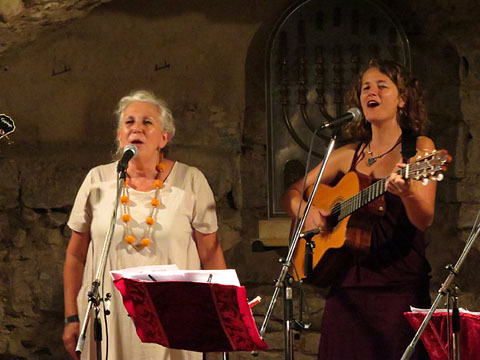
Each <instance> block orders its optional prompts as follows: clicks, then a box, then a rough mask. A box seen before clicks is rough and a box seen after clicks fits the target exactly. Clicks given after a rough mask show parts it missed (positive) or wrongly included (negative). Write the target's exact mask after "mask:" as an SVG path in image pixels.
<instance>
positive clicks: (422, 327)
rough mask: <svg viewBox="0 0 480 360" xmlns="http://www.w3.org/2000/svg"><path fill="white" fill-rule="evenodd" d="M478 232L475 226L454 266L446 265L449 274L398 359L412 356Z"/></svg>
mask: <svg viewBox="0 0 480 360" xmlns="http://www.w3.org/2000/svg"><path fill="white" fill-rule="evenodd" d="M479 233H480V226H478V227H477V230H476V231H475V233H474V234H473V236H472V237H470V239H469V241H468V242H467V244H466V245H465V248H464V249H463V252H462V254H461V255H460V257H459V259H458V261H457V264H456V265H455V267H452V266H451V265H449V266H447V269H449V270H450V274H448V276H447V278H446V280H445V282H444V283H443V284H442V287H441V288H440V289H439V290H438V295H437V297H436V299H435V301H434V302H433V304H432V307H431V308H430V310H429V311H428V313H427V315H426V316H425V319H423V322H422V324H421V325H420V327H419V328H418V330H417V332H416V334H415V336H414V337H413V339H412V342H411V343H410V344H409V345H408V346H407V348H406V349H405V352H404V353H403V356H402V358H401V359H400V360H408V359H410V357H411V356H412V354H413V350H414V349H415V346H416V345H417V342H418V340H420V336H422V333H423V331H424V330H425V328H426V327H427V325H428V322H429V321H430V319H431V318H432V316H433V313H434V312H435V310H436V309H437V308H438V306H439V305H440V301H441V300H442V298H443V297H444V296H445V295H446V294H447V293H448V291H449V289H450V286H451V285H452V283H453V280H454V279H455V277H456V276H457V275H458V271H459V270H460V267H461V266H462V264H463V263H464V261H465V259H466V257H467V254H468V253H469V251H470V249H471V248H472V246H473V243H474V242H475V239H476V238H477V236H478V234H479Z"/></svg>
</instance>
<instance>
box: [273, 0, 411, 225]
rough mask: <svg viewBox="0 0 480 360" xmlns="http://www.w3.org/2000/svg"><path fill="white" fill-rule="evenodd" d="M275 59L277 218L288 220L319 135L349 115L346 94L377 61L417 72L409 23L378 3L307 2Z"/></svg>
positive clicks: (287, 22) (278, 39)
mask: <svg viewBox="0 0 480 360" xmlns="http://www.w3.org/2000/svg"><path fill="white" fill-rule="evenodd" d="M268 46H269V50H268V52H267V53H268V54H269V56H268V57H267V69H266V70H267V82H266V96H267V99H266V100H267V121H268V161H269V184H268V187H269V189H268V190H269V191H268V194H269V195H268V196H269V199H268V202H269V204H268V205H269V216H270V217H272V216H278V215H283V211H282V210H281V209H280V207H279V204H278V200H279V198H280V196H281V194H282V193H283V192H284V191H285V189H286V188H287V187H288V186H290V185H291V184H292V183H293V182H295V181H296V180H298V179H299V178H301V177H302V176H303V175H304V171H305V163H306V158H307V152H308V149H309V145H310V142H311V138H312V135H313V133H314V131H315V129H316V128H317V127H318V126H319V125H321V124H322V123H324V122H325V121H328V120H330V119H332V118H335V117H336V116H339V115H341V114H342V113H343V112H344V111H345V110H346V107H345V104H344V99H345V94H346V92H347V91H348V90H349V88H350V86H351V83H352V80H353V79H354V78H355V76H356V75H357V74H358V72H359V70H360V69H361V68H362V67H363V66H364V65H365V64H367V63H368V61H369V60H370V59H372V58H382V59H393V60H396V61H398V62H400V63H402V64H404V65H405V66H407V67H410V49H409V45H408V40H407V38H406V36H405V33H404V31H403V29H402V27H401V25H400V24H399V23H398V22H397V21H396V19H395V18H394V17H393V16H392V15H391V14H390V13H389V11H388V10H387V9H386V8H385V7H383V5H380V4H379V3H377V2H375V1H368V0H336V1H318V0H316V1H315V0H310V1H302V2H300V3H297V4H296V5H294V6H293V7H292V8H290V9H288V10H287V11H286V12H285V13H284V15H283V16H282V17H281V18H280V19H279V21H278V22H277V25H276V27H275V28H274V30H273V32H272V35H271V37H270V40H269V45H268ZM330 135H331V134H330V133H329V132H323V133H320V134H318V135H317V136H318V137H317V139H315V144H314V147H313V155H314V157H313V158H312V162H313V164H312V167H313V166H315V165H317V164H318V162H319V161H320V160H321V159H322V158H323V154H324V152H325V150H326V144H327V143H328V139H329V138H330Z"/></svg>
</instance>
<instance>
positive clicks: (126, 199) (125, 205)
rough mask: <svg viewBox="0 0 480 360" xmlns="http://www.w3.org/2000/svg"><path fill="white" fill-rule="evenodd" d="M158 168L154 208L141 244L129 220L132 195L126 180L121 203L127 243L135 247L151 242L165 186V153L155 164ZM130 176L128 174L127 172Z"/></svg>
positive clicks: (147, 220)
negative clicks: (161, 190) (163, 178)
mask: <svg viewBox="0 0 480 360" xmlns="http://www.w3.org/2000/svg"><path fill="white" fill-rule="evenodd" d="M155 169H156V170H157V175H156V176H155V180H154V182H153V186H154V187H155V195H154V196H153V199H152V201H151V203H150V204H151V205H152V208H151V209H150V214H149V216H148V217H147V219H146V220H145V222H146V223H147V231H146V234H145V236H144V237H143V238H142V240H141V241H140V244H138V243H136V239H135V236H133V234H132V232H131V229H130V226H129V222H130V220H131V219H132V216H131V214H130V206H129V203H130V196H129V188H130V186H129V185H128V179H126V180H125V182H124V184H123V189H122V196H121V197H120V203H121V204H122V206H121V208H122V220H123V222H124V224H125V241H126V242H127V244H130V245H132V246H133V247H135V248H140V247H146V246H149V245H150V244H151V234H152V226H153V224H155V215H156V213H157V210H158V206H159V205H160V200H159V195H160V189H161V188H162V187H163V181H161V180H159V177H160V174H161V173H162V172H164V171H165V169H166V165H165V164H164V163H163V154H160V162H159V163H158V164H157V165H156V166H155ZM127 176H128V174H127Z"/></svg>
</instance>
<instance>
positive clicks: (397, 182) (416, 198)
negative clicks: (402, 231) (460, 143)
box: [386, 136, 437, 231]
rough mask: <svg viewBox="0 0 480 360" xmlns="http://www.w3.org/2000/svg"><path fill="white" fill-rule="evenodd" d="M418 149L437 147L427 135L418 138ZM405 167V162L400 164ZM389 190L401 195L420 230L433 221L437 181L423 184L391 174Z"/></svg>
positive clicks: (430, 151) (388, 184)
mask: <svg viewBox="0 0 480 360" xmlns="http://www.w3.org/2000/svg"><path fill="white" fill-rule="evenodd" d="M417 149H419V150H420V151H421V152H428V153H432V151H433V150H434V149H435V145H434V144H433V141H432V140H431V139H429V138H427V137H425V136H421V137H419V138H418V140H417ZM399 166H400V167H404V166H405V165H404V164H399ZM386 189H387V191H389V192H391V193H392V194H395V195H398V196H400V198H401V199H402V202H403V204H404V206H405V210H406V212H407V216H408V219H409V220H410V222H411V223H412V224H413V225H414V226H415V227H416V228H417V229H419V230H422V231H425V230H426V229H427V228H428V227H430V226H431V225H432V223H433V216H434V213H435V194H436V189H437V185H436V182H434V181H430V182H429V183H428V184H427V185H423V184H422V183H421V182H420V181H416V180H409V181H405V180H404V179H403V178H402V177H401V176H400V175H399V174H395V173H393V174H391V175H390V178H389V179H388V180H387V183H386Z"/></svg>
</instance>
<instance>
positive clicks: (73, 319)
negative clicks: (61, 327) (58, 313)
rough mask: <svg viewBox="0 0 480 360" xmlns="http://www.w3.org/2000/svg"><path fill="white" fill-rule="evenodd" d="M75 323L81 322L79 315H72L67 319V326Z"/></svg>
mask: <svg viewBox="0 0 480 360" xmlns="http://www.w3.org/2000/svg"><path fill="white" fill-rule="evenodd" d="M74 322H80V318H79V317H78V314H75V315H70V316H67V317H66V318H65V325H68V324H71V323H74Z"/></svg>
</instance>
